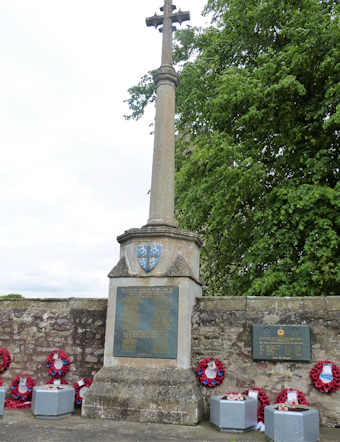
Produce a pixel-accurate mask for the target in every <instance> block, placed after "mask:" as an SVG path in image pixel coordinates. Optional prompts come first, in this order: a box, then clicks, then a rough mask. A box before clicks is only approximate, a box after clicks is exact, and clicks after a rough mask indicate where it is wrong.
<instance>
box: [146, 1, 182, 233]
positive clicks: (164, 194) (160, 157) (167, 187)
mask: <svg viewBox="0 0 340 442" xmlns="http://www.w3.org/2000/svg"><path fill="white" fill-rule="evenodd" d="M175 10H176V6H174V5H173V4H172V0H164V6H163V7H162V8H161V11H162V12H163V13H164V15H157V14H155V15H154V16H152V17H149V18H147V19H146V25H147V26H155V27H156V28H157V27H158V26H162V29H161V31H162V32H163V44H162V64H161V67H160V68H159V69H158V71H157V72H156V74H155V77H154V80H155V84H156V88H157V101H156V118H155V139H154V153H153V164H152V182H151V195H150V213H149V220H148V224H147V225H160V226H170V227H176V226H177V224H176V221H175V216H174V195H175V185H174V184H175V91H176V86H177V74H176V72H175V70H174V68H173V65H172V32H173V30H174V29H175V28H174V27H173V23H180V24H181V23H182V22H184V21H186V20H190V13H189V12H184V11H181V10H179V11H177V12H175Z"/></svg>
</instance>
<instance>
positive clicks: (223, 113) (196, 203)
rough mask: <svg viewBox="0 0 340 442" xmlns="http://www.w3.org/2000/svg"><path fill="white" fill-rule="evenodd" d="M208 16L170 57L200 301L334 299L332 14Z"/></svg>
mask: <svg viewBox="0 0 340 442" xmlns="http://www.w3.org/2000/svg"><path fill="white" fill-rule="evenodd" d="M206 12H207V13H211V14H212V16H213V21H212V25H211V26H210V27H209V28H207V29H203V30H198V29H196V30H195V29H189V30H186V31H183V32H179V33H177V45H176V47H175V51H174V52H175V57H176V61H177V62H179V63H180V84H179V87H178V89H177V128H178V131H179V134H180V137H179V141H178V143H177V153H176V156H177V158H176V159H177V176H176V207H177V210H178V218H179V220H180V223H181V225H182V226H183V227H185V228H188V229H190V230H195V231H198V232H200V233H202V234H203V236H204V239H205V246H204V250H203V251H202V276H203V279H204V282H205V284H206V289H207V291H206V292H207V293H208V294H230V295H257V296H309V295H310V296H317V295H338V294H340V261H339V255H340V253H339V252H340V250H339V229H340V210H339V209H340V184H339V181H338V179H339V168H340V157H339V141H340V16H339V12H340V6H339V4H338V2H337V1H336V0H327V1H326V0H209V1H208V3H207V6H206ZM139 87H142V88H147V87H149V88H150V87H151V83H149V84H147V82H144V84H140V85H139ZM148 90H149V92H151V89H148ZM152 96H154V91H152V93H151V95H150V96H149V98H150V97H152ZM135 103H136V101H135ZM130 104H131V103H130ZM139 104H141V103H139ZM137 109H138V111H139V115H140V114H141V113H142V110H143V109H142V106H138V105H137V107H136V108H135V109H134V108H133V107H132V110H134V111H135V115H134V116H135V117H136V116H138V111H137ZM136 112H137V113H136Z"/></svg>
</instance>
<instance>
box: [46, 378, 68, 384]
mask: <svg viewBox="0 0 340 442" xmlns="http://www.w3.org/2000/svg"><path fill="white" fill-rule="evenodd" d="M54 381H55V378H50V379H49V380H48V381H47V382H46V385H53V384H54ZM60 384H61V385H68V382H67V381H65V379H60Z"/></svg>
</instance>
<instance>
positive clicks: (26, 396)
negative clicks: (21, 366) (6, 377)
mask: <svg viewBox="0 0 340 442" xmlns="http://www.w3.org/2000/svg"><path fill="white" fill-rule="evenodd" d="M34 386H35V382H34V379H33V378H32V377H31V376H30V375H28V374H19V375H18V376H16V377H15V378H14V379H13V381H12V383H11V385H10V391H11V394H12V396H13V397H14V399H16V400H19V401H23V402H26V401H29V400H30V399H31V397H32V392H33V387H34Z"/></svg>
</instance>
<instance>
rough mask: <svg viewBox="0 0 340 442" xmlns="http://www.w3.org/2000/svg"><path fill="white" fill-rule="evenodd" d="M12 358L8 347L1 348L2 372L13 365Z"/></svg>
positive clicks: (0, 367) (0, 364)
mask: <svg viewBox="0 0 340 442" xmlns="http://www.w3.org/2000/svg"><path fill="white" fill-rule="evenodd" d="M11 362H12V358H11V355H10V353H9V351H8V350H7V348H0V373H3V372H4V371H6V370H7V368H8V367H9V366H10V365H11Z"/></svg>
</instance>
